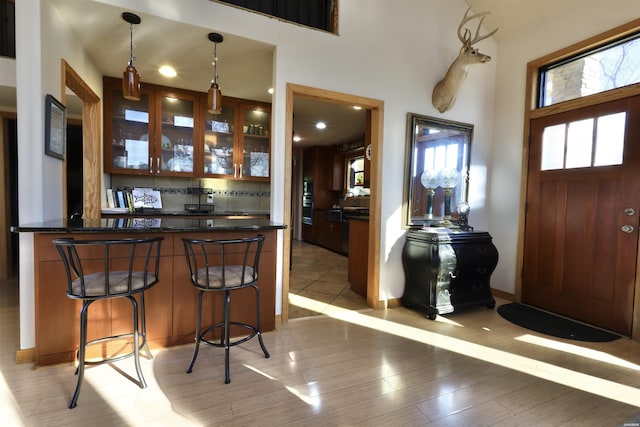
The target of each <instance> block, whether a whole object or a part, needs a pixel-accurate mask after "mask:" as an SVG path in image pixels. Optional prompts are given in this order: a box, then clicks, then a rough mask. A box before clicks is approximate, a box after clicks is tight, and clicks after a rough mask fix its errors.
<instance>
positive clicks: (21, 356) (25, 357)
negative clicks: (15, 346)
mask: <svg viewBox="0 0 640 427" xmlns="http://www.w3.org/2000/svg"><path fill="white" fill-rule="evenodd" d="M35 353H36V349H35V348H27V349H24V350H17V351H16V363H29V362H33V361H34V360H36V359H35Z"/></svg>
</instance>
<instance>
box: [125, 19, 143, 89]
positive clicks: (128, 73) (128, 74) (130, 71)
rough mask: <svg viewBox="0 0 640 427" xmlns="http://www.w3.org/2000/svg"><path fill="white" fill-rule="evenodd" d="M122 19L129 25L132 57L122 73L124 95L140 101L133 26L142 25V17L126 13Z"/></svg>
mask: <svg viewBox="0 0 640 427" xmlns="http://www.w3.org/2000/svg"><path fill="white" fill-rule="evenodd" d="M122 19H124V20H125V21H127V22H128V23H129V39H130V51H129V52H130V55H129V63H128V64H127V68H125V70H124V73H122V95H123V96H124V98H125V99H129V100H131V101H140V74H138V70H136V67H135V66H134V65H133V61H134V59H135V56H134V55H133V25H134V24H135V25H137V24H139V23H140V17H139V16H138V15H136V14H133V13H130V12H124V13H123V14H122Z"/></svg>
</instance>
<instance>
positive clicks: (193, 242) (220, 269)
mask: <svg viewBox="0 0 640 427" xmlns="http://www.w3.org/2000/svg"><path fill="white" fill-rule="evenodd" d="M182 240H183V242H184V253H185V255H186V258H187V264H188V266H189V277H190V279H191V283H192V285H193V286H195V287H196V288H198V311H197V315H196V337H195V341H196V345H195V349H194V351H193V357H192V358H191V363H190V364H189V367H188V368H187V373H191V371H192V369H193V365H194V364H195V363H196V358H197V357H198V350H199V348H200V343H201V342H203V343H205V344H208V345H211V346H215V347H224V349H225V364H224V371H225V381H224V382H225V384H229V383H230V382H231V379H230V374H229V348H230V347H232V346H234V345H238V344H242V343H243V342H246V341H248V340H250V339H251V338H253V337H255V336H257V337H258V340H259V342H260V347H261V348H262V351H263V353H264V357H265V358H269V357H270V356H269V352H268V351H267V348H266V347H265V345H264V342H263V341H262V328H261V326H260V288H259V287H258V284H257V283H258V267H259V264H260V253H261V251H262V245H263V243H264V236H262V235H258V236H257V237H250V238H243V239H226V240H220V239H218V240H214V239H187V238H183V239H182ZM247 287H251V288H253V289H254V290H255V293H256V323H255V325H250V324H247V323H243V322H237V321H232V320H231V318H230V303H231V292H232V291H234V290H238V289H243V288H247ZM207 292H222V293H223V294H224V297H223V303H222V321H220V322H218V323H215V324H214V325H211V326H208V327H207V328H206V329H203V328H202V297H203V295H204V294H205V293H207ZM232 325H233V326H239V327H242V328H245V329H248V330H249V331H250V333H249V335H247V336H245V337H241V338H238V339H236V340H231V336H230V335H231V326H232ZM218 328H219V329H220V341H219V342H214V341H213V339H214V338H207V337H206V335H207V334H213V333H214V331H215V330H216V329H218Z"/></svg>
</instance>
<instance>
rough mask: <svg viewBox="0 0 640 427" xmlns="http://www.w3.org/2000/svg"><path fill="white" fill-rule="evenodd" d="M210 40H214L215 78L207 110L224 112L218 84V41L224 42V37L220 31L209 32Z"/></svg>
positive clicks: (209, 94) (214, 112)
mask: <svg viewBox="0 0 640 427" xmlns="http://www.w3.org/2000/svg"><path fill="white" fill-rule="evenodd" d="M209 40H211V41H212V42H213V63H212V64H213V79H211V87H209V93H208V95H207V111H209V112H210V113H211V114H220V113H221V112H222V91H221V90H220V86H218V54H217V48H218V43H222V40H224V39H223V37H222V36H221V35H220V34H218V33H209Z"/></svg>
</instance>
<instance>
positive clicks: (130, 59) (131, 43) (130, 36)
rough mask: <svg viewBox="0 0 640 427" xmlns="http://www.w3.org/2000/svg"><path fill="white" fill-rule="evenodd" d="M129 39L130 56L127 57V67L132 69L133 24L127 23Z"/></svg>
mask: <svg viewBox="0 0 640 427" xmlns="http://www.w3.org/2000/svg"><path fill="white" fill-rule="evenodd" d="M129 38H130V50H129V52H130V55H129V66H130V67H133V59H134V58H133V23H131V22H130V23H129Z"/></svg>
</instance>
